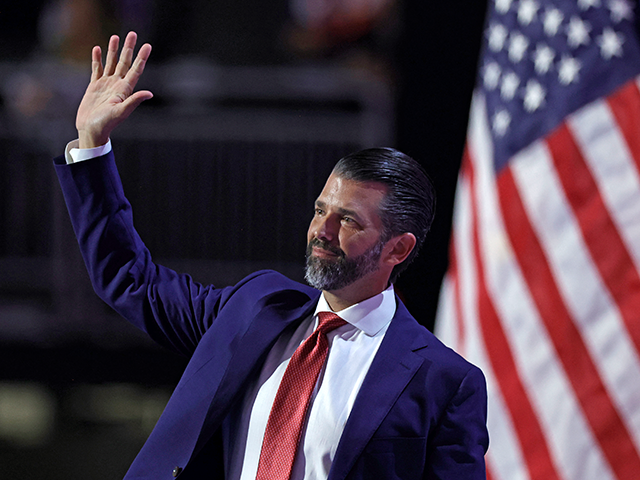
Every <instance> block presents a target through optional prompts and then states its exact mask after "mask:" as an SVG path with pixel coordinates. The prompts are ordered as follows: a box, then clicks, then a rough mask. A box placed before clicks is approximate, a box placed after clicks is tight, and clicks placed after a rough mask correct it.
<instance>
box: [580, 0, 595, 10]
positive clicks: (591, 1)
mask: <svg viewBox="0 0 640 480" xmlns="http://www.w3.org/2000/svg"><path fill="white" fill-rule="evenodd" d="M599 6H600V0H578V7H580V10H582V11H583V12H585V11H587V10H589V7H594V8H595V7H599Z"/></svg>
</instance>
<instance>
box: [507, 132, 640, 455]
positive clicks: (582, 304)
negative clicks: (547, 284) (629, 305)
mask: <svg viewBox="0 0 640 480" xmlns="http://www.w3.org/2000/svg"><path fill="white" fill-rule="evenodd" d="M512 168H513V171H514V177H515V178H516V182H517V183H518V186H519V190H520V191H521V192H522V198H523V201H524V203H525V208H526V210H527V212H528V214H529V217H530V219H531V223H532V225H533V227H534V229H535V231H536V233H537V235H538V237H539V238H540V241H541V243H542V245H543V248H544V250H545V251H546V252H547V255H548V258H549V264H550V267H551V269H552V270H553V274H554V277H555V278H556V281H557V282H558V288H559V290H560V292H561V295H562V297H563V299H564V300H565V303H566V304H567V307H568V308H569V310H570V312H571V315H572V316H573V317H574V319H575V321H576V323H577V327H578V329H579V330H580V332H581V333H582V336H583V339H584V341H585V345H586V346H587V349H588V351H589V353H590V355H591V357H592V358H593V362H594V364H595V367H596V368H597V369H598V373H599V375H600V377H601V379H602V381H603V383H604V385H605V386H606V388H607V391H608V393H609V396H610V397H611V398H612V401H613V402H614V405H616V407H617V408H618V409H619V410H621V411H622V413H624V415H622V416H623V417H624V418H623V421H625V422H626V423H627V427H628V429H629V430H631V435H632V437H633V439H634V441H635V443H636V448H637V447H638V445H640V405H639V402H638V399H640V359H639V358H638V354H637V351H636V350H635V348H634V346H633V344H632V343H631V341H630V338H629V336H628V334H627V330H626V328H625V325H624V323H623V320H622V318H621V317H620V312H619V310H618V308H617V305H616V304H615V303H614V302H613V300H612V299H611V297H610V295H609V292H608V291H607V290H606V287H605V285H604V284H603V283H602V279H601V277H600V276H599V274H598V272H597V269H596V268H595V265H594V264H593V261H592V259H591V257H590V256H589V253H588V250H587V247H586V245H585V243H584V239H583V237H582V235H581V234H580V226H579V225H578V223H577V221H576V219H575V217H574V216H573V213H572V211H571V207H570V205H569V204H568V202H567V199H566V197H565V196H564V192H563V190H562V185H561V183H560V180H559V179H558V177H557V172H556V170H555V169H554V167H553V164H552V160H551V157H550V152H549V151H548V149H547V148H546V147H545V146H543V144H542V142H537V143H536V144H535V146H533V147H532V148H530V149H528V150H526V151H524V152H522V154H521V155H518V158H517V160H515V161H514V162H512ZM536 178H539V179H545V180H544V181H541V182H536V181H532V179H536Z"/></svg>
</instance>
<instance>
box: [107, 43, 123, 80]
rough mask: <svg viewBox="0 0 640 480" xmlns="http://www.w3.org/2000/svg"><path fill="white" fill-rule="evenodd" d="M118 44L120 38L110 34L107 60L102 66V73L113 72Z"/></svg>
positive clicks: (116, 59) (110, 73)
mask: <svg viewBox="0 0 640 480" xmlns="http://www.w3.org/2000/svg"><path fill="white" fill-rule="evenodd" d="M118 45H120V38H119V37H118V36H117V35H112V36H111V38H110V39H109V49H108V50H107V61H106V63H105V66H104V73H105V74H106V75H113V72H115V70H116V63H117V62H118Z"/></svg>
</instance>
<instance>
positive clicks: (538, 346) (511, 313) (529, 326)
mask: <svg viewBox="0 0 640 480" xmlns="http://www.w3.org/2000/svg"><path fill="white" fill-rule="evenodd" d="M473 125H474V131H472V134H471V141H472V145H473V147H472V151H473V152H474V153H476V155H477V158H478V162H477V163H478V165H477V168H476V172H477V173H476V178H477V183H478V198H477V199H476V201H477V202H478V205H479V209H480V221H481V227H480V232H481V252H482V254H483V262H484V263H485V265H486V275H487V288H488V290H489V292H490V295H491V297H492V299H493V302H494V305H495V306H496V310H497V311H498V315H499V317H500V318H501V319H502V322H503V328H504V330H505V335H506V336H507V339H508V341H509V344H510V345H511V346H512V351H513V355H514V360H515V362H516V366H517V368H518V371H519V373H520V377H521V379H522V381H523V383H524V385H525V389H526V391H527V395H528V396H529V398H530V400H531V403H532V406H533V409H534V411H535V413H536V416H537V418H538V419H539V422H540V423H541V426H542V429H543V431H545V433H546V435H547V438H548V445H549V449H550V454H551V458H552V461H554V463H555V465H556V467H557V468H559V470H560V471H559V473H560V474H561V475H562V474H563V473H564V475H565V476H567V477H568V478H582V479H585V480H586V479H594V480H596V479H597V480H603V479H607V478H612V477H611V473H610V472H609V470H608V466H607V465H606V463H605V462H604V461H603V458H602V456H601V453H600V451H599V450H598V448H597V444H596V443H595V442H594V440H593V438H592V436H591V435H590V431H589V428H588V426H587V424H586V422H585V419H584V418H583V417H582V413H581V409H580V407H579V406H578V403H577V401H576V398H575V395H574V392H573V389H572V388H571V384H570V382H569V381H568V379H567V377H566V374H565V372H564V370H563V369H562V366H561V365H560V364H559V362H558V361H557V359H556V357H555V350H554V347H553V345H552V342H551V341H550V339H549V337H548V334H547V332H546V330H545V329H544V327H543V325H542V322H541V320H540V318H539V317H538V314H537V311H536V308H535V305H534V303H533V301H532V299H531V297H530V295H529V292H528V290H527V285H526V282H525V281H524V278H523V276H522V273H521V271H520V267H519V265H518V264H517V261H516V258H515V256H514V253H513V251H512V247H511V245H510V243H509V240H508V236H507V234H506V231H505V228H504V224H503V220H502V217H501V215H500V213H499V212H500V206H499V201H498V198H497V187H496V185H495V178H494V177H493V164H492V155H491V154H492V152H491V151H490V149H488V148H487V143H488V142H489V139H490V134H489V132H488V130H487V124H486V122H474V124H473ZM534 178H535V177H530V179H529V181H530V182H532V181H533V180H534ZM487 340H488V341H490V339H487ZM584 469H588V470H589V471H588V472H586V471H584Z"/></svg>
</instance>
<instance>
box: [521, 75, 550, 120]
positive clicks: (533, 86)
mask: <svg viewBox="0 0 640 480" xmlns="http://www.w3.org/2000/svg"><path fill="white" fill-rule="evenodd" d="M546 94H547V92H546V91H545V89H544V87H543V86H542V85H540V83H539V82H538V81H537V80H534V79H530V80H529V81H528V82H527V86H526V87H525V94H524V109H525V110H526V111H527V112H529V113H531V112H535V111H536V110H538V109H539V108H540V107H541V106H542V105H543V104H544V99H545V95H546Z"/></svg>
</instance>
